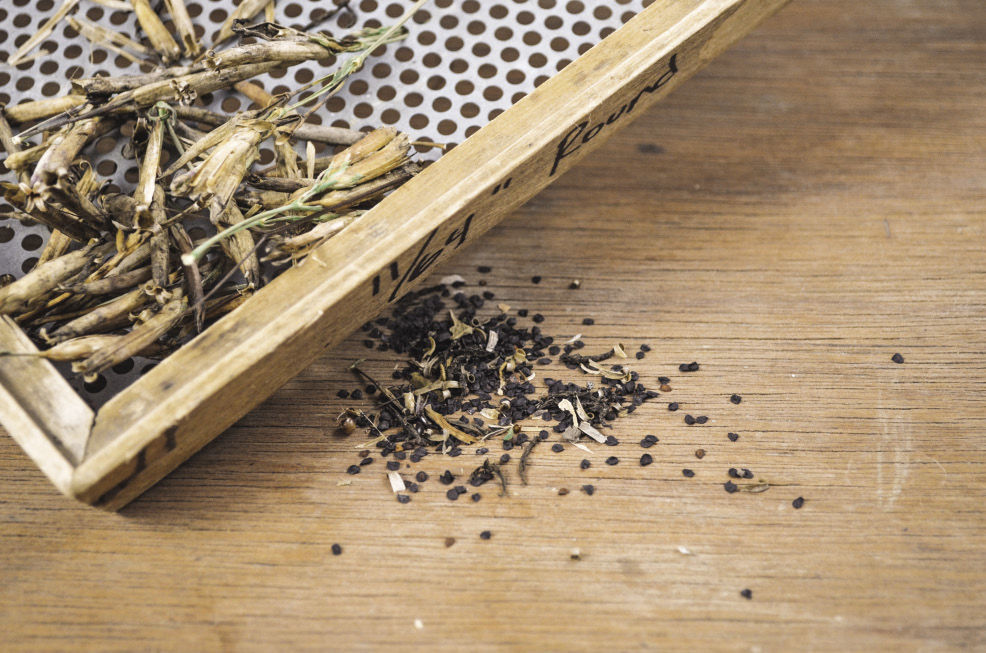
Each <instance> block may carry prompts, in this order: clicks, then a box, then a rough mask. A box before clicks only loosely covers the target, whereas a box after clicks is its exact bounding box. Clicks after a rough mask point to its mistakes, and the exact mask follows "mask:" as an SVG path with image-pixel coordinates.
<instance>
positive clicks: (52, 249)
mask: <svg viewBox="0 0 986 653" xmlns="http://www.w3.org/2000/svg"><path fill="white" fill-rule="evenodd" d="M71 245H72V239H71V238H69V237H68V236H66V235H65V234H63V233H62V232H60V231H59V230H58V229H55V230H54V231H52V232H51V236H49V237H48V242H47V243H45V248H44V249H43V250H41V255H40V256H39V257H38V262H37V265H43V264H45V263H47V262H48V261H51V260H54V259H56V258H58V257H59V256H61V255H62V254H64V253H65V252H67V251H68V248H69V247H70V246H71Z"/></svg>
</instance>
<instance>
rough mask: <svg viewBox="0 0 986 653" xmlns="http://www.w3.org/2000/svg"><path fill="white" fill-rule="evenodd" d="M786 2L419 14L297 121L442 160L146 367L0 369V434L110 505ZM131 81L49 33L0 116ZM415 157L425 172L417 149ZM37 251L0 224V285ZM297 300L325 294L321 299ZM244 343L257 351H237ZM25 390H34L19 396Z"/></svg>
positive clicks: (21, 35) (341, 20)
mask: <svg viewBox="0 0 986 653" xmlns="http://www.w3.org/2000/svg"><path fill="white" fill-rule="evenodd" d="M784 2H785V0H677V1H675V0H668V1H664V2H660V1H659V2H653V0H595V1H593V2H583V1H580V0H570V1H564V0H500V1H484V2H479V1H477V0H460V1H456V0H433V2H431V3H429V4H428V5H427V6H426V8H425V9H423V10H421V11H419V12H418V13H417V14H416V15H415V16H414V18H413V20H412V22H411V23H410V24H409V30H410V33H409V35H408V38H407V39H406V40H404V41H402V42H398V43H393V44H390V45H387V46H384V47H382V48H379V49H378V50H377V51H376V52H375V54H374V56H373V57H371V58H370V59H369V60H368V61H367V64H366V65H365V66H364V68H363V69H362V70H361V71H359V72H358V73H357V74H355V75H354V76H353V77H352V78H351V80H350V81H349V83H348V84H347V85H346V87H345V88H344V89H343V90H342V91H341V92H340V93H338V94H337V95H335V96H334V97H333V98H332V99H331V100H330V101H329V102H328V103H327V104H326V105H325V106H324V107H322V108H321V109H319V111H318V112H317V113H316V114H315V115H314V116H313V118H312V119H311V120H312V122H315V123H316V124H324V125H332V126H339V127H347V128H353V129H360V130H369V129H372V128H374V127H378V126H381V125H388V126H393V127H395V128H397V129H399V130H401V131H404V132H406V133H408V134H409V135H410V136H411V137H412V138H413V139H416V140H421V141H434V142H439V143H444V144H447V145H448V146H449V147H450V151H449V152H448V153H447V154H445V155H444V156H443V157H442V158H441V160H439V161H437V162H436V163H435V164H434V165H433V166H431V167H430V168H428V169H426V171H425V172H424V173H423V174H422V175H421V176H420V177H419V178H418V179H415V180H413V181H412V182H410V183H409V184H408V186H407V187H406V188H402V189H400V190H399V191H397V192H396V193H394V194H393V195H391V197H389V198H388V199H387V200H386V201H385V202H383V203H382V204H381V205H380V206H379V207H378V208H377V209H374V211H372V212H371V214H368V215H367V216H366V218H364V219H361V220H360V221H359V222H358V223H356V224H354V225H353V227H352V228H350V229H347V230H346V231H345V232H343V234H342V235H340V236H339V237H338V238H336V239H333V240H332V241H330V242H329V243H327V244H326V245H325V246H323V247H322V248H320V250H318V252H317V253H316V254H313V255H312V256H311V257H310V259H313V260H312V261H308V262H306V263H305V264H304V265H302V266H299V267H298V268H294V269H292V270H290V271H289V272H288V273H285V274H284V275H282V276H281V277H279V278H278V279H276V280H275V281H274V283H273V284H272V286H277V287H278V288H279V289H280V290H281V292H278V291H277V290H275V288H273V287H270V288H268V289H267V292H263V291H262V292H261V293H259V294H258V296H257V297H255V298H253V299H251V300H250V302H251V303H253V304H254V306H253V310H252V311H251V312H250V313H251V316H252V317H247V316H244V315H242V314H240V313H241V312H240V311H236V312H234V313H233V314H232V315H230V316H229V319H224V320H222V321H220V323H217V324H216V325H214V326H213V327H210V328H209V329H207V330H206V332H205V333H203V334H201V335H200V336H199V338H197V339H196V340H195V341H193V342H192V343H189V345H186V346H185V347H183V348H182V350H180V351H179V352H176V354H174V355H172V356H171V357H169V358H168V359H166V360H165V362H164V363H162V364H161V365H156V363H155V362H154V361H151V360H147V359H141V358H135V359H132V360H131V361H127V362H125V363H123V364H121V365H118V366H116V367H115V368H113V369H112V370H108V371H107V372H106V373H104V374H102V375H101V376H100V377H98V378H97V379H96V380H95V381H93V382H90V383H83V381H82V379H81V378H77V377H76V376H75V375H72V374H70V373H68V370H67V367H64V368H63V367H61V366H52V365H51V364H49V363H47V362H46V361H40V360H35V361H31V360H29V359H21V360H18V361H11V360H7V361H2V362H0V386H2V390H3V392H2V394H0V405H2V407H3V411H2V413H0V415H2V416H3V422H4V425H5V426H6V427H7V429H8V431H9V432H10V434H11V435H12V436H13V437H14V438H15V439H17V440H18V442H19V443H20V444H21V445H22V446H23V447H24V448H25V450H27V452H28V453H29V455H31V457H32V458H34V460H35V461H36V462H37V463H38V464H39V466H40V467H41V468H42V470H43V471H45V472H46V473H47V474H48V476H49V477H50V478H51V479H52V480H53V481H54V482H55V484H56V486H57V487H59V489H61V490H62V491H63V492H64V493H66V494H69V495H70V496H74V497H76V498H78V499H80V500H83V501H86V502H88V503H94V504H97V505H101V506H103V507H107V508H118V507H120V506H121V505H123V504H125V503H126V502H127V501H129V500H130V499H132V498H133V497H134V496H136V495H138V494H139V493H140V492H141V491H143V489H145V488H146V487H148V486H150V485H151V484H152V483H153V482H155V481H156V480H158V479H159V478H160V477H161V476H163V475H164V474H165V473H167V471H169V470H170V469H172V468H173V467H174V466H176V465H177V464H179V463H180V462H181V461H182V460H184V459H186V458H187V457H188V456H189V455H191V454H192V453H193V452H194V451H196V450H197V449H198V448H200V447H201V446H202V445H204V444H205V443H206V442H207V441H208V440H210V439H212V438H213V437H215V436H216V435H218V433H220V432H221V431H222V430H223V429H224V428H226V427H227V426H229V425H230V424H232V423H233V422H234V421H235V420H236V419H238V418H239V417H240V416H242V415H243V414H244V413H245V412H246V411H247V410H249V409H250V408H251V407H252V406H254V405H256V404H257V403H259V402H260V401H262V400H263V398H265V397H266V396H267V395H269V394H270V393H271V392H273V391H274V390H275V389H276V388H277V387H278V386H279V385H281V384H282V383H283V382H285V381H286V380H287V379H288V378H290V376H292V375H293V374H294V373H296V372H297V371H299V370H300V369H302V368H303V367H304V365H305V364H307V363H308V362H310V361H311V360H312V359H313V358H314V357H315V356H317V355H318V354H319V353H320V352H321V351H323V350H324V348H325V347H326V346H331V345H332V344H334V343H335V342H338V341H340V340H341V339H342V338H343V337H345V336H346V335H347V334H348V333H350V332H351V331H352V329H354V328H355V327H356V326H358V325H359V324H361V323H362V322H363V321H365V320H367V319H371V318H372V317H374V316H375V315H376V313H377V312H378V311H379V310H380V309H381V308H382V306H384V305H385V304H386V303H388V302H392V301H394V300H396V299H397V298H399V297H400V296H401V295H402V294H403V293H404V292H407V291H408V290H411V289H412V288H413V285H414V283H416V282H417V281H419V280H420V279H421V278H422V277H423V275H424V273H425V272H426V271H427V270H428V269H429V268H431V267H432V266H433V265H434V264H435V263H436V262H438V261H439V260H442V259H443V258H444V257H447V256H450V255H452V254H453V253H454V252H455V251H457V250H459V249H460V248H461V247H462V246H463V245H465V244H466V243H467V242H470V241H472V240H473V239H474V238H476V237H477V236H479V235H480V234H481V233H482V232H483V231H485V230H486V229H488V228H489V227H490V226H492V225H493V224H494V223H495V222H496V221H498V220H499V219H501V218H502V217H504V216H505V215H507V214H508V213H509V212H510V210H512V209H513V208H515V207H516V206H519V205H520V204H521V203H523V202H524V201H526V200H527V199H528V198H529V197H530V196H532V195H533V194H534V193H536V192H537V191H539V190H540V189H541V188H543V187H544V186H546V185H547V184H548V183H550V182H551V181H552V180H553V179H555V178H557V177H558V176H559V175H560V174H561V173H562V172H564V170H565V169H567V168H568V167H570V166H571V165H572V164H574V163H575V161H577V160H578V159H579V158H581V157H582V156H584V155H585V154H587V153H588V152H589V151H591V149H593V148H594V147H597V146H598V145H599V144H600V143H601V142H603V140H605V138H606V137H608V135H609V134H611V133H612V132H613V131H615V130H616V129H618V128H619V127H620V126H622V125H624V124H626V123H627V122H629V121H630V120H631V119H632V118H633V117H634V116H635V115H638V114H640V113H641V112H642V111H643V109H644V107H646V106H647V105H649V104H651V103H652V102H654V101H656V100H657V99H659V98H660V97H662V96H663V95H664V94H666V93H667V92H668V91H670V90H671V89H672V88H673V87H674V86H676V85H677V84H678V83H680V82H681V81H683V80H684V79H686V78H687V77H688V76H689V75H691V74H692V73H694V72H695V71H696V70H698V69H699V68H700V67H701V66H702V65H704V64H705V63H706V62H708V61H709V60H711V59H712V58H713V57H714V56H715V55H716V54H718V53H719V52H720V51H721V50H722V49H724V48H725V47H726V46H728V45H729V44H731V43H732V42H734V41H735V40H736V39H738V38H739V37H740V36H742V35H743V34H745V33H746V32H747V31H749V30H750V29H752V28H753V26H755V25H756V24H757V23H758V22H759V21H760V20H762V19H763V18H765V17H766V16H767V15H769V14H770V13H772V12H773V11H775V10H776V9H777V8H779V7H780V6H782V5H783V4H784ZM59 4H61V3H60V2H57V1H56V0H9V2H7V3H5V4H4V6H2V7H0V60H6V59H7V58H8V57H9V56H10V55H11V54H12V53H13V51H14V50H15V49H16V48H17V47H18V46H19V45H20V44H21V43H23V42H24V41H25V40H27V39H28V38H29V37H30V36H32V35H33V34H34V33H35V32H36V31H37V29H38V28H39V27H40V25H41V24H42V23H44V21H45V20H46V19H47V18H48V16H49V15H51V14H52V13H53V12H54V11H55V10H56V9H57V7H58V5H59ZM111 4H112V3H111ZM409 4H411V3H410V2H408V1H405V2H396V1H385V0H352V1H351V2H349V3H348V5H347V6H348V9H346V10H342V11H335V12H330V11H329V10H330V9H332V8H333V6H332V5H331V4H330V3H327V2H326V0H277V2H276V3H275V9H274V15H275V21H276V22H279V23H281V24H284V25H288V26H291V27H295V28H297V29H309V30H312V29H318V30H325V31H329V32H332V33H336V34H344V33H346V32H348V31H350V30H352V29H354V28H359V27H379V26H381V25H387V24H389V23H391V22H393V21H394V20H395V19H396V18H397V17H399V16H400V15H401V14H403V13H404V11H405V10H406V8H407V6H408V5H409ZM186 6H187V8H188V11H189V14H190V16H191V18H192V20H193V22H194V23H195V25H196V30H197V32H198V35H199V38H200V41H201V42H202V43H204V44H209V43H211V42H212V41H213V39H214V36H215V35H216V34H217V33H218V31H219V28H220V26H221V25H222V23H223V21H224V20H225V19H226V18H227V15H228V12H229V10H230V9H231V6H232V5H231V3H230V2H229V1H228V0H188V1H187V2H186ZM75 15H77V16H80V17H84V18H86V19H87V20H89V21H91V22H93V23H96V24H99V25H103V26H105V27H108V28H111V29H113V30H116V31H119V32H122V33H124V34H127V35H130V36H132V37H136V36H138V35H140V34H141V32H140V30H139V28H138V27H137V25H136V21H135V19H134V16H133V12H131V11H127V10H124V9H119V8H111V7H107V6H105V5H104V4H101V3H97V2H93V1H92V0H81V2H80V3H79V6H78V8H77V10H76V12H75ZM166 25H167V26H168V27H169V28H170V27H171V24H170V23H169V22H167V21H166ZM597 45H598V47H596V46H597ZM333 63H334V62H331V61H330V62H323V63H315V62H306V63H303V64H300V65H297V66H293V67H290V68H286V69H283V70H279V71H275V72H273V73H271V74H265V75H261V76H259V77H257V78H254V81H255V82H256V83H258V84H260V85H261V86H262V87H263V88H264V89H266V90H267V91H269V92H271V93H274V94H277V93H281V92H285V91H289V90H293V89H295V88H297V87H299V86H301V85H303V84H305V83H307V82H309V81H311V80H312V79H314V78H317V77H320V76H322V75H324V74H326V72H329V71H330V70H331V69H332V68H331V67H332V65H333ZM135 72H139V70H138V66H137V64H135V63H133V62H131V61H130V60H128V59H127V58H125V57H123V56H119V55H117V54H115V53H114V52H111V51H109V50H106V49H104V48H102V47H99V46H93V45H91V44H90V42H89V41H87V40H86V39H85V38H83V37H82V36H80V35H79V34H77V33H76V32H75V30H74V29H72V28H71V26H70V25H69V24H68V23H67V22H64V21H63V22H60V23H59V24H58V25H57V26H56V28H55V31H54V33H53V34H52V35H51V36H50V37H49V38H48V39H46V40H45V41H44V42H42V43H41V45H40V47H39V48H38V49H36V50H35V52H34V53H32V56H31V57H30V58H29V60H28V61H26V62H23V63H21V64H19V65H17V66H16V67H15V68H11V67H10V66H3V67H0V89H2V90H0V102H2V103H4V104H7V105H16V104H18V103H20V102H24V101H28V100H36V99H42V98H46V97H55V96H59V95H63V94H66V93H68V92H69V91H70V90H71V80H72V79H76V78H80V77H92V76H97V75H102V74H111V75H119V74H133V73H135ZM528 96H530V97H528ZM199 100H200V102H201V103H202V104H203V106H206V107H208V108H211V109H213V110H215V111H219V112H223V113H231V112H235V111H238V110H244V109H248V108H251V104H250V102H249V100H247V99H246V98H245V97H244V96H242V95H240V94H238V93H236V92H232V91H230V92H226V91H219V92H215V93H211V94H208V95H206V96H203V97H202V98H200V99H199ZM511 107H513V109H511ZM487 125H488V128H486V129H484V127H486V126H487ZM481 130H482V131H481ZM87 156H88V157H89V160H90V161H91V162H92V164H93V166H94V168H95V170H96V172H97V173H98V174H99V175H100V176H101V177H103V178H105V179H108V180H111V181H112V182H113V183H116V184H117V185H118V186H120V187H121V188H122V189H123V190H124V191H125V192H126V191H128V190H130V189H132V188H133V185H134V183H135V182H136V178H137V162H136V161H135V160H134V159H133V155H132V153H130V152H128V151H127V148H125V147H124V143H123V142H122V140H119V141H118V140H115V138H114V137H113V136H112V135H107V136H104V137H102V138H101V139H99V140H97V141H96V142H95V143H94V144H93V145H92V146H91V148H90V149H89V150H88V151H87ZM420 156H421V157H422V158H425V159H432V160H434V159H437V158H438V154H437V152H436V150H434V149H427V148H423V147H422V151H421V152H420ZM273 158H274V153H273V150H272V149H271V148H270V147H269V145H268V146H266V147H263V148H262V149H261V160H260V162H261V164H267V163H269V162H271V161H272V160H273ZM5 178H6V179H12V176H10V175H7V176H6V177H5ZM402 206H403V207H405V208H404V211H403V212H402V210H401V207H402ZM410 206H413V207H414V210H413V211H409V210H407V207H410ZM9 209H10V207H7V206H3V207H0V210H9ZM409 214H410V217H408V215H409ZM398 226H399V229H400V230H401V231H402V233H401V234H396V233H395V232H396V231H397V230H398ZM46 237H47V231H46V229H45V228H44V227H42V226H40V225H35V224H27V223H20V222H17V221H16V220H6V221H5V222H3V223H0V274H12V275H14V276H20V275H22V274H24V273H25V272H26V271H27V270H30V269H31V267H32V266H33V264H34V263H35V262H36V260H37V254H38V252H39V251H40V250H41V248H42V247H43V245H44V242H45V239H46ZM354 244H355V245H356V246H357V247H359V248H360V249H361V250H366V251H365V256H363V257H357V260H356V261H355V262H354V261H350V262H348V263H346V264H345V265H343V264H342V263H340V260H341V259H343V258H347V259H351V258H352V257H350V256H347V257H341V256H338V254H339V253H341V252H343V251H345V248H347V247H352V246H353V245H354ZM371 244H372V246H371ZM347 266H348V267H347ZM354 266H355V267H354ZM312 288H326V289H331V290H330V291H329V292H327V293H326V294H322V295H319V294H318V293H316V292H314V291H312ZM244 318H246V319H244ZM264 319H268V320H269V322H268V323H264V324H263V325H260V323H259V322H258V323H251V320H264ZM251 328H254V329H257V330H259V331H260V332H262V333H263V334H264V336H265V337H266V338H267V340H266V341H265V343H264V346H263V347H261V349H260V350H259V351H255V350H254V351H251V352H250V353H249V354H245V353H244V351H245V349H246V348H247V346H248V345H249V344H251V343H253V341H252V340H250V338H249V337H247V336H245V335H244V333H245V332H247V331H248V330H249V329H251ZM0 340H2V341H3V342H2V343H0V344H2V345H4V348H7V349H9V348H28V347H30V346H31V345H30V344H29V343H27V342H25V340H26V339H25V338H24V336H23V334H21V333H19V332H18V330H17V328H16V327H15V326H13V325H12V324H10V323H9V322H8V323H5V324H4V328H3V333H0ZM172 359H174V360H172ZM193 362H194V364H195V365H196V366H198V367H203V366H204V367H203V369H204V370H205V374H206V375H205V376H201V377H199V378H197V379H194V381H195V382H196V383H197V384H198V386H197V387H199V388H201V390H200V391H197V392H199V396H195V397H193V396H192V395H191V394H190V391H189V390H188V388H189V386H190V384H191V382H192V381H193V379H191V378H189V377H188V375H187V374H185V373H183V372H182V369H183V367H182V366H185V368H187V367H188V365H189V364H190V363H193ZM259 370H263V371H264V376H265V378H266V379H268V380H269V382H268V383H267V384H266V385H265V386H264V387H263V388H259V387H257V384H256V383H251V381H250V380H249V375H250V374H251V373H253V374H255V373H256V372H258V371H259ZM32 374H33V375H34V376H37V377H38V378H39V379H41V380H42V381H43V383H41V386H43V387H41V388H30V387H28V386H25V385H24V384H23V382H22V381H23V379H24V378H25V375H32ZM39 394H40V395H41V399H39V398H38V395H39ZM59 404H61V407H60V408H53V406H56V405H59ZM45 410H49V411H51V410H53V411H55V413H56V414H55V415H54V416H52V415H45V414H42V413H43V412H44V411H45Z"/></svg>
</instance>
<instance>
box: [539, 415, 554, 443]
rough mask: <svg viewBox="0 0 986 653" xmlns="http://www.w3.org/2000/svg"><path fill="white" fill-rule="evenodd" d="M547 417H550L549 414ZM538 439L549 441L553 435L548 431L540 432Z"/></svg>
mask: <svg viewBox="0 0 986 653" xmlns="http://www.w3.org/2000/svg"><path fill="white" fill-rule="evenodd" d="M545 415H548V414H547V413H545ZM548 417H549V419H550V417H551V416H550V415H548ZM538 437H539V438H541V439H542V440H547V439H548V438H549V437H551V434H550V433H548V432H547V431H544V430H541V431H538Z"/></svg>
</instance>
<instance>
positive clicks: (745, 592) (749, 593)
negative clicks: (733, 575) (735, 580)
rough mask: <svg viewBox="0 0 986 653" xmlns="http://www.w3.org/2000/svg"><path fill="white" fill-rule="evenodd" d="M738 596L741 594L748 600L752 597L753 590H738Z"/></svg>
mask: <svg viewBox="0 0 986 653" xmlns="http://www.w3.org/2000/svg"><path fill="white" fill-rule="evenodd" d="M740 596H742V597H743V598H744V599H747V600H750V599H752V598H753V590H750V589H745V590H743V591H742V592H740Z"/></svg>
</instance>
